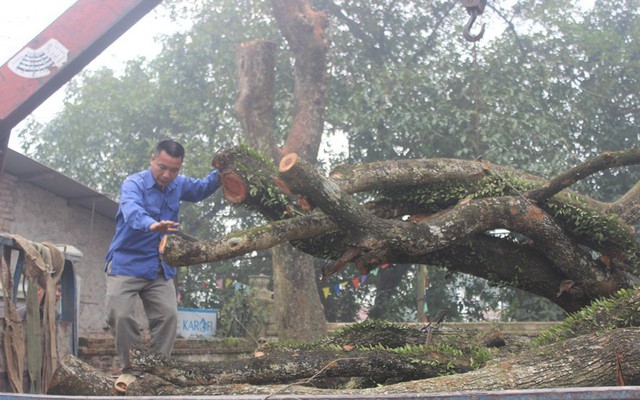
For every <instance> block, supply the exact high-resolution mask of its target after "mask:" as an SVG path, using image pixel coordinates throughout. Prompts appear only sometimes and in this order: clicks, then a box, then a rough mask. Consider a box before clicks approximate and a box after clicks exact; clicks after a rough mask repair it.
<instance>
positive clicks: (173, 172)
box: [151, 151, 182, 189]
mask: <svg viewBox="0 0 640 400" xmlns="http://www.w3.org/2000/svg"><path fill="white" fill-rule="evenodd" d="M180 167H182V159H181V158H178V157H171V156H170V155H168V154H167V153H166V152H164V151H161V152H160V154H158V155H157V156H156V155H155V154H152V155H151V175H152V176H153V179H155V181H156V183H157V184H158V185H159V186H160V187H161V188H163V189H164V188H165V187H166V186H167V185H168V184H170V183H171V182H173V180H174V179H176V177H177V176H178V173H180Z"/></svg>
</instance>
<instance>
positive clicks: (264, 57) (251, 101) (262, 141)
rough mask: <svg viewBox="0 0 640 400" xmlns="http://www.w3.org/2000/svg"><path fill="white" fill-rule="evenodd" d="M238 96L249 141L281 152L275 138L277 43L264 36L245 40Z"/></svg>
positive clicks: (239, 65)
mask: <svg viewBox="0 0 640 400" xmlns="http://www.w3.org/2000/svg"><path fill="white" fill-rule="evenodd" d="M236 61H237V70H238V97H237V98H236V103H235V108H236V113H237V114H238V120H239V121H240V123H241V124H242V130H243V132H244V134H245V136H246V138H247V142H248V143H251V144H252V146H253V147H255V148H257V149H260V150H262V151H269V154H270V155H271V156H272V157H273V158H274V159H275V158H276V156H277V155H278V154H277V152H276V144H275V141H274V137H275V135H274V132H273V130H274V129H273V121H274V120H275V116H274V93H275V92H274V85H275V63H276V44H275V43H273V42H267V41H264V40H255V41H252V42H246V43H241V44H240V46H239V48H238V52H237V56H236Z"/></svg>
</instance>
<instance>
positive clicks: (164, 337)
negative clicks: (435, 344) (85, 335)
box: [107, 274, 178, 369]
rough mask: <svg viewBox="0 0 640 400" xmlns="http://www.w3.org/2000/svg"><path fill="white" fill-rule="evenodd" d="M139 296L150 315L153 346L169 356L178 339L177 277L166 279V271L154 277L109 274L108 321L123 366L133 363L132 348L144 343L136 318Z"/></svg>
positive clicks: (152, 348)
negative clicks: (152, 278)
mask: <svg viewBox="0 0 640 400" xmlns="http://www.w3.org/2000/svg"><path fill="white" fill-rule="evenodd" d="M138 296H139V297H140V299H141V300H142V305H143V306H144V311H145V314H146V315H147V318H148V319H149V330H150V332H151V350H152V351H155V352H158V353H162V354H165V355H167V356H169V355H171V350H173V343H174V342H175V339H176V331H177V324H178V305H177V301H176V290H175V286H174V284H173V280H171V279H169V280H167V279H165V278H164V276H163V275H162V274H158V277H157V278H156V279H154V280H149V279H144V278H136V277H132V276H123V275H108V276H107V323H108V324H109V327H110V328H111V333H112V334H113V337H114V339H115V343H116V352H117V354H118V356H119V357H120V364H121V365H122V368H123V369H127V368H129V367H130V366H131V365H130V361H129V349H130V348H131V346H132V345H134V344H139V343H140V327H139V326H138V323H137V322H136V320H135V318H134V304H135V300H136V298H137V297H138Z"/></svg>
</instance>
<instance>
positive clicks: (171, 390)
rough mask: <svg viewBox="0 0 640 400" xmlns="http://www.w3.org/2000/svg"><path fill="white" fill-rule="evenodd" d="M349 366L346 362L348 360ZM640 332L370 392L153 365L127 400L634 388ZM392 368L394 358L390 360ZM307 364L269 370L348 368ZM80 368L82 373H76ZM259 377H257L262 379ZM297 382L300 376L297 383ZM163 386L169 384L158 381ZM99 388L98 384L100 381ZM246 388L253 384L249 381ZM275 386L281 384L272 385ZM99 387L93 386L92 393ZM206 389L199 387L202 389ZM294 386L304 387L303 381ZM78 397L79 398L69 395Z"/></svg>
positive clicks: (69, 380)
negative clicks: (140, 399)
mask: <svg viewBox="0 0 640 400" xmlns="http://www.w3.org/2000/svg"><path fill="white" fill-rule="evenodd" d="M345 358H348V357H345ZM639 358H640V329H638V328H625V329H615V330H612V331H609V332H607V333H605V334H601V335H595V334H590V335H583V336H579V337H576V338H573V339H569V340H566V341H563V342H560V343H556V344H552V345H547V346H543V347H540V348H537V349H534V350H529V351H526V352H523V353H521V354H519V355H518V356H515V357H512V358H510V359H503V360H500V361H498V362H494V363H491V364H489V365H488V366H486V367H484V368H482V369H480V370H476V371H472V372H468V373H463V374H457V375H451V376H441V377H437V378H432V379H424V380H416V381H410V382H403V383H397V384H394V385H388V386H381V387H376V388H371V389H358V390H348V389H342V390H321V389H316V388H310V387H303V386H293V385H292V386H284V385H269V386H256V385H250V384H241V383H239V381H240V380H239V379H236V380H234V381H233V382H234V383H221V384H216V383H215V382H216V381H217V378H219V379H220V381H221V382H229V380H230V379H229V378H230V377H232V376H234V375H233V371H231V372H230V371H222V372H218V373H216V372H213V371H210V372H209V373H207V372H206V370H205V369H203V368H202V366H200V368H201V369H202V370H201V371H200V373H201V374H200V375H196V374H195V372H194V371H195V369H194V368H185V369H184V370H183V371H182V372H180V371H179V370H177V369H175V368H173V369H172V368H165V367H162V366H159V365H155V366H152V367H150V368H149V370H150V371H158V372H159V375H155V374H153V373H147V374H145V375H144V376H143V377H142V378H141V379H138V381H136V382H135V383H133V384H132V385H131V386H130V387H129V390H128V392H127V394H128V395H136V396H167V395H175V396H187V395H215V394H236V395H238V394H258V393H260V394H272V393H289V394H305V393H306V394H327V393H331V394H335V395H337V394H361V395H365V394H367V395H375V394H391V393H425V392H455V391H465V390H507V389H535V388H562V387H596V386H614V385H621V384H624V385H638V384H640V363H638V362H637V360H638V359H639ZM388 359H389V362H390V363H391V361H392V360H391V357H389V358H388ZM307 361H308V360H307V359H306V358H304V357H300V358H296V357H295V356H291V357H290V358H288V359H287V360H286V361H283V360H281V361H280V362H278V363H275V364H274V370H280V371H282V380H281V381H287V379H286V375H287V374H290V373H291V371H298V370H299V371H308V372H307V375H310V374H314V375H315V377H316V378H317V377H322V376H325V377H331V376H336V374H337V373H339V372H340V371H344V369H343V368H345V366H346V367H348V366H349V365H351V366H352V367H353V365H354V364H350V363H351V362H353V360H351V361H348V360H345V361H344V363H343V364H341V362H342V361H340V360H339V359H334V360H333V361H335V362H331V361H329V360H325V361H324V363H323V368H320V367H318V369H317V370H309V369H308V366H307V365H306V362H307ZM298 362H299V364H297V363H298ZM249 364H254V366H255V367H256V368H257V369H256V374H255V375H254V378H253V379H255V376H259V374H260V373H265V372H268V368H267V369H266V370H264V371H262V369H263V367H264V366H266V365H268V364H266V362H265V363H264V364H261V362H260V361H259V360H257V361H256V360H255V359H252V360H248V361H246V363H245V365H244V367H240V366H239V365H238V366H237V371H240V373H239V375H238V376H240V375H244V376H247V375H248V374H247V368H248V367H247V365H249ZM358 364H359V365H360V367H361V368H367V365H369V367H370V368H372V369H371V370H372V371H373V370H378V371H379V370H380V368H385V365H386V364H385V361H382V360H379V361H377V362H376V364H377V365H373V364H367V363H366V362H362V363H358ZM78 365H81V366H80V367H78ZM388 367H389V370H390V371H389V372H393V371H392V370H393V368H394V367H393V364H389V366H388ZM61 368H62V369H64V370H73V369H74V368H81V369H82V371H80V373H76V372H74V371H72V372H65V375H64V379H62V380H60V379H54V382H56V383H58V384H60V383H61V382H64V384H65V386H64V387H65V389H66V390H67V392H66V393H65V394H67V395H72V394H86V393H87V391H86V390H87V389H86V388H87V387H92V388H93V389H92V391H91V392H92V394H99V393H94V392H95V390H99V388H100V387H104V388H105V393H102V395H108V394H110V393H111V389H108V390H107V389H106V386H107V385H100V382H98V381H96V379H95V377H100V376H102V374H101V373H99V372H95V376H92V374H88V373H87V372H86V371H84V370H85V369H86V368H87V366H86V365H82V364H81V363H77V362H75V361H73V358H72V357H67V358H66V359H65V360H63V366H62V367H61ZM261 371H262V372H261ZM298 377H301V375H298ZM163 378H166V379H163ZM101 380H103V379H101ZM247 381H251V380H250V379H247ZM274 381H278V379H275V378H274ZM96 382H98V385H96ZM205 382H209V383H210V384H206V385H203V384H202V383H205ZM298 383H305V380H303V379H301V380H300V381H298ZM74 389H75V390H77V392H75V391H74ZM51 393H61V390H60V389H59V388H58V387H56V384H55V383H54V384H53V385H52V387H51Z"/></svg>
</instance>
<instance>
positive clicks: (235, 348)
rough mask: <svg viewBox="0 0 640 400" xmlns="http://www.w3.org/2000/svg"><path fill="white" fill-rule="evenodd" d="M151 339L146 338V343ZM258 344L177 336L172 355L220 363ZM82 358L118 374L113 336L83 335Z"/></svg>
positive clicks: (81, 340) (245, 353) (249, 352)
mask: <svg viewBox="0 0 640 400" xmlns="http://www.w3.org/2000/svg"><path fill="white" fill-rule="evenodd" d="M147 344H148V339H144V340H143V346H144V345H147ZM255 348H256V345H255V344H253V343H251V342H249V341H247V340H245V339H236V338H234V339H229V340H224V339H215V340H206V339H177V340H176V343H175V345H174V347H173V353H172V355H171V357H172V358H175V359H178V360H183V361H190V362H216V361H220V360H228V359H233V358H236V357H239V356H243V355H247V354H251V353H253V351H254V350H255ZM78 358H80V359H81V360H83V361H84V362H86V363H88V364H89V365H92V366H93V367H94V368H97V369H99V370H101V371H103V372H106V373H111V374H116V373H118V372H119V370H120V364H119V357H118V356H117V355H116V352H115V345H114V343H113V339H112V338H111V337H107V336H104V337H91V338H80V347H79V351H78Z"/></svg>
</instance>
